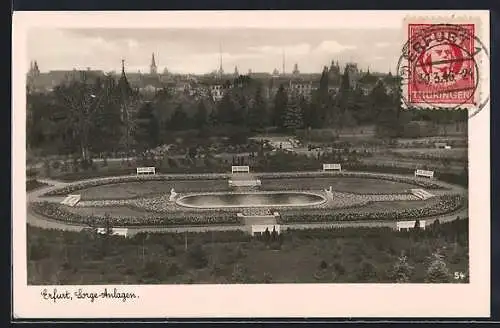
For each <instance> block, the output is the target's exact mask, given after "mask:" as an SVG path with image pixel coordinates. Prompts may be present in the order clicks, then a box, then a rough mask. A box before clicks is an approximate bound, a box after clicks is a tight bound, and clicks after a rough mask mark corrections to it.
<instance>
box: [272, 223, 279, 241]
mask: <svg viewBox="0 0 500 328" xmlns="http://www.w3.org/2000/svg"><path fill="white" fill-rule="evenodd" d="M277 239H278V232H277V231H276V227H275V226H273V231H272V232H271V240H272V241H276V240H277Z"/></svg>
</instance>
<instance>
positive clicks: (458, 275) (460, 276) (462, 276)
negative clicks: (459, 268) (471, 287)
mask: <svg viewBox="0 0 500 328" xmlns="http://www.w3.org/2000/svg"><path fill="white" fill-rule="evenodd" d="M453 277H454V278H455V280H463V279H465V274H464V273H463V272H455V274H454V275H453Z"/></svg>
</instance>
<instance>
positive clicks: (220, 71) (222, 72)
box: [218, 43, 224, 77]
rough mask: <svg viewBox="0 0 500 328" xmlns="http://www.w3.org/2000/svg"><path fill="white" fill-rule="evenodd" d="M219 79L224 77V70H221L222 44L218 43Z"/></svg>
mask: <svg viewBox="0 0 500 328" xmlns="http://www.w3.org/2000/svg"><path fill="white" fill-rule="evenodd" d="M218 75H219V77H222V75H224V69H223V68H222V44H220V43H219V71H218Z"/></svg>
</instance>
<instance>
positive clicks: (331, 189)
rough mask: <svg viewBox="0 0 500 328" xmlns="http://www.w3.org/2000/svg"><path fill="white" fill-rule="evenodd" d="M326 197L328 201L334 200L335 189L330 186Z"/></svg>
mask: <svg viewBox="0 0 500 328" xmlns="http://www.w3.org/2000/svg"><path fill="white" fill-rule="evenodd" d="M325 193H326V197H327V198H328V200H333V188H332V186H330V188H329V189H325Z"/></svg>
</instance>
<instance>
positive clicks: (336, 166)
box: [323, 164, 342, 171]
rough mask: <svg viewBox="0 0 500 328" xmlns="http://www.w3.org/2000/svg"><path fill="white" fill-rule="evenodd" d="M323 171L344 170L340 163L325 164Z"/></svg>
mask: <svg viewBox="0 0 500 328" xmlns="http://www.w3.org/2000/svg"><path fill="white" fill-rule="evenodd" d="M323 171H342V167H341V166H340V164H323Z"/></svg>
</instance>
